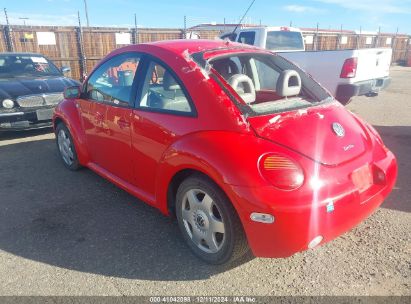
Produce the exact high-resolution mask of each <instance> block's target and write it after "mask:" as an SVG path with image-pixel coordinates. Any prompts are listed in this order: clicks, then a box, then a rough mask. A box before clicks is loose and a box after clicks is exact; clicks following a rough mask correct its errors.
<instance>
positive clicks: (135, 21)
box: [134, 13, 138, 44]
mask: <svg viewBox="0 0 411 304" xmlns="http://www.w3.org/2000/svg"><path fill="white" fill-rule="evenodd" d="M134 44H138V32H137V14H136V13H134Z"/></svg>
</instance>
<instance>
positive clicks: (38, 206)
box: [0, 126, 411, 281]
mask: <svg viewBox="0 0 411 304" xmlns="http://www.w3.org/2000/svg"><path fill="white" fill-rule="evenodd" d="M376 129H377V130H378V131H379V132H380V133H381V135H382V137H383V139H384V141H385V143H386V145H387V146H388V147H389V148H390V149H391V150H392V151H393V152H394V153H395V154H396V156H397V158H398V163H399V175H398V180H397V185H396V187H395V189H394V191H393V192H392V194H391V195H390V196H389V198H388V199H387V200H386V202H385V203H384V204H383V205H382V207H383V208H388V209H393V210H399V211H404V212H410V211H411V210H410V202H409V197H410V193H409V191H410V190H409V185H410V184H411V173H410V172H411V168H410V164H411V159H410V158H411V145H410V142H411V140H410V139H411V127H386V126H377V127H376ZM11 142H14V141H11ZM0 168H1V170H0V250H3V251H6V252H9V253H11V254H13V255H17V256H20V257H23V258H26V259H30V260H34V261H38V262H43V263H46V264H49V265H54V266H58V267H62V268H66V269H72V270H77V271H81V272H86V273H94V274H101V275H105V276H113V277H122V278H130V279H142V280H158V281H167V280H173V281H175V280H180V281H184V280H203V279H206V278H209V277H211V276H213V275H216V274H218V273H221V272H225V271H227V270H230V269H232V268H234V267H237V266H238V265H239V264H237V265H231V266H210V265H207V264H205V263H203V262H201V261H200V260H199V259H197V258H196V257H195V256H193V254H192V253H191V251H190V250H189V249H188V247H187V246H186V244H185V243H184V241H183V239H182V238H181V236H180V232H179V230H178V226H177V225H176V223H175V221H174V220H173V219H170V218H167V217H164V216H163V215H162V214H160V213H159V212H158V211H157V210H156V209H155V208H152V207H149V206H148V205H146V204H144V203H142V202H140V201H139V200H137V199H136V198H134V197H133V196H131V195H129V194H127V193H126V192H124V191H122V190H121V189H119V188H118V187H116V186H114V185H113V184H111V183H110V182H108V181H106V180H104V179H103V178H101V177H99V176H97V175H96V174H94V173H93V172H92V171H90V170H88V169H82V170H80V171H78V172H71V171H68V170H67V169H66V168H65V167H64V166H63V164H62V162H61V161H60V159H59V157H58V155H57V151H56V147H55V144H54V141H53V140H52V139H42V140H37V141H32V142H23V143H13V144H7V145H3V146H1V145H0Z"/></svg>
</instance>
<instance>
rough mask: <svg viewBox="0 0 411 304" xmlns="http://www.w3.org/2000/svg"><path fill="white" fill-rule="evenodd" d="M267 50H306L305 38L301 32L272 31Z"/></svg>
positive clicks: (269, 35)
mask: <svg viewBox="0 0 411 304" xmlns="http://www.w3.org/2000/svg"><path fill="white" fill-rule="evenodd" d="M265 48H266V49H268V50H271V51H281V50H304V44H303V38H302V36H301V33H300V32H288V31H270V32H268V33H267V42H266V46H265Z"/></svg>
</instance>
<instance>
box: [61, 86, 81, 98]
mask: <svg viewBox="0 0 411 304" xmlns="http://www.w3.org/2000/svg"><path fill="white" fill-rule="evenodd" d="M80 94H81V88H80V86H73V87H68V88H65V89H64V98H66V99H73V98H79V97H80Z"/></svg>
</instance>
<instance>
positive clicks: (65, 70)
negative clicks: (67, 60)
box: [60, 66, 71, 74]
mask: <svg viewBox="0 0 411 304" xmlns="http://www.w3.org/2000/svg"><path fill="white" fill-rule="evenodd" d="M60 71H61V72H62V73H63V74H66V73H68V72H70V71H71V69H70V68H69V67H67V66H62V67H61V69H60Z"/></svg>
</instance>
